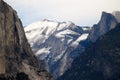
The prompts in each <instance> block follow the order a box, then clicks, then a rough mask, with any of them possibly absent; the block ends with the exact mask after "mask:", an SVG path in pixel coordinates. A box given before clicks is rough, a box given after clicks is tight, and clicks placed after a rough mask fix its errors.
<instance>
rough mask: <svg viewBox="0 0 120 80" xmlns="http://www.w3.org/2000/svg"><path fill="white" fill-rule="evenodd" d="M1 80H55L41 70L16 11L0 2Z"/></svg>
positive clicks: (1, 0) (0, 0)
mask: <svg viewBox="0 0 120 80" xmlns="http://www.w3.org/2000/svg"><path fill="white" fill-rule="evenodd" d="M0 80H53V78H52V76H51V75H50V74H49V73H48V72H46V71H45V70H42V69H41V65H40V62H39V61H38V60H37V58H36V57H35V56H34V54H33V52H32V50H31V48H30V46H29V44H28V42H27V39H26V37H25V33H24V30H23V26H22V23H21V21H20V19H19V18H18V16H17V13H16V11H14V10H13V9H12V8H11V7H10V6H9V5H8V4H6V3H5V2H4V1H3V0H0Z"/></svg>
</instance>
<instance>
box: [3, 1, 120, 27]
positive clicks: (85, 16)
mask: <svg viewBox="0 0 120 80" xmlns="http://www.w3.org/2000/svg"><path fill="white" fill-rule="evenodd" d="M4 1H6V2H7V3H8V4H10V5H11V6H12V7H13V8H14V9H15V10H16V11H17V13H18V15H19V17H20V19H21V20H22V23H23V25H24V26H26V25H29V24H31V23H33V22H36V21H40V20H43V19H49V20H53V21H58V22H63V21H72V22H74V23H75V24H77V25H80V26H92V25H93V24H96V23H98V21H99V20H100V16H101V13H102V11H106V12H109V13H111V12H113V11H120V0H4Z"/></svg>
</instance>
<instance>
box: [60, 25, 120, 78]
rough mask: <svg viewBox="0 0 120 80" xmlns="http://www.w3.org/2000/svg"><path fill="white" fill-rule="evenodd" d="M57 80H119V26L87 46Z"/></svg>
mask: <svg viewBox="0 0 120 80" xmlns="http://www.w3.org/2000/svg"><path fill="white" fill-rule="evenodd" d="M58 80H120V24H118V25H117V26H116V28H115V29H112V30H111V31H109V32H108V33H107V34H105V35H103V36H101V37H100V38H99V39H98V40H97V41H96V42H95V43H93V44H92V45H91V46H89V47H88V48H87V49H86V51H85V52H84V53H83V54H81V55H80V56H79V57H78V58H77V59H76V60H74V62H73V64H72V67H71V68H70V69H69V70H68V71H66V72H65V74H64V75H63V76H61V77H60V78H59V79H58Z"/></svg>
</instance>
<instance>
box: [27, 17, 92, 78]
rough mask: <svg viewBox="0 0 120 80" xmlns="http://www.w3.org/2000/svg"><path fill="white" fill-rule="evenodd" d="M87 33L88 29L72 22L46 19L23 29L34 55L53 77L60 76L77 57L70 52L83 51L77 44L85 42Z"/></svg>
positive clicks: (81, 46) (82, 47)
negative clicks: (41, 61)
mask: <svg viewBox="0 0 120 80" xmlns="http://www.w3.org/2000/svg"><path fill="white" fill-rule="evenodd" d="M89 31H90V28H89V27H84V29H82V27H79V26H77V25H75V24H74V23H72V22H54V21H50V20H47V19H45V20H43V21H39V22H36V23H33V24H31V25H28V26H27V27H25V32H26V36H27V38H28V41H29V43H30V45H31V47H32V49H33V51H34V53H35V55H36V56H37V57H38V59H40V60H43V64H44V65H45V66H46V68H47V69H48V71H50V72H51V73H52V74H53V75H54V77H58V76H60V75H62V74H63V73H64V71H65V70H67V69H68V68H69V67H70V66H71V63H72V61H73V59H74V58H75V57H77V56H78V55H79V54H77V53H75V54H71V52H72V51H74V50H75V49H76V50H79V51H80V52H82V51H84V46H83V45H80V44H79V42H80V41H84V40H86V38H87V36H88V33H89ZM78 46H79V47H78Z"/></svg>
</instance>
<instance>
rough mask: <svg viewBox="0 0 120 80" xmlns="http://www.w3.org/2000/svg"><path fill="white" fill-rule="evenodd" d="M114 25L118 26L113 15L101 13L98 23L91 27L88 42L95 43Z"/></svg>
mask: <svg viewBox="0 0 120 80" xmlns="http://www.w3.org/2000/svg"><path fill="white" fill-rule="evenodd" d="M116 24H118V20H117V18H116V17H115V16H114V15H112V14H110V13H106V12H103V13H102V16H101V19H100V21H99V23H98V24H95V25H94V26H93V27H92V30H91V32H90V34H89V36H88V40H90V41H91V42H95V41H96V40H97V39H98V38H99V37H100V36H101V35H104V34H105V33H107V32H108V31H110V30H111V29H113V28H115V26H116Z"/></svg>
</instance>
